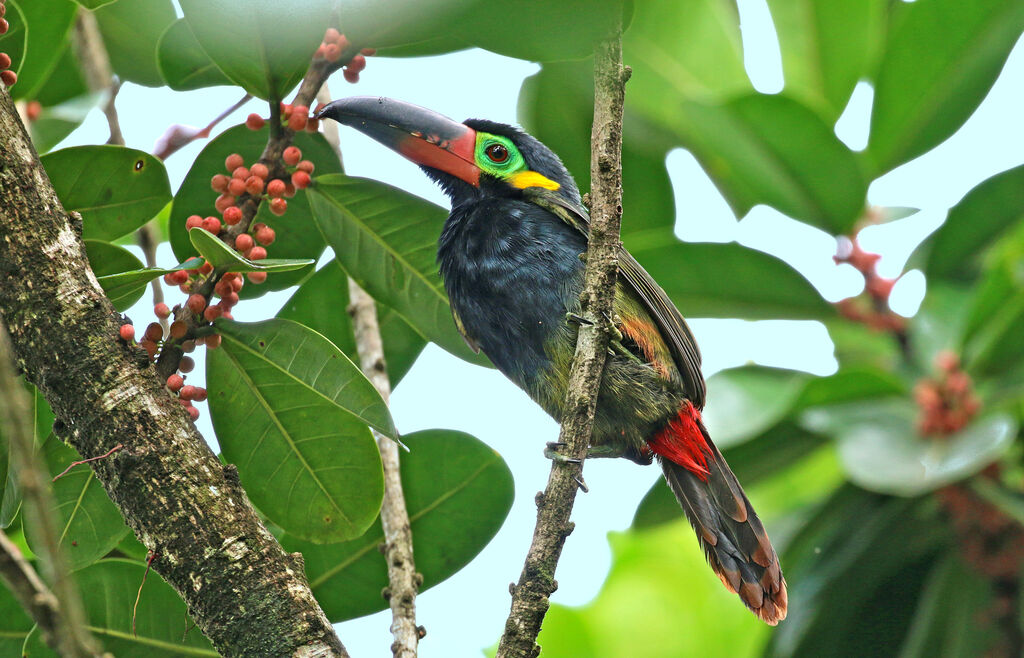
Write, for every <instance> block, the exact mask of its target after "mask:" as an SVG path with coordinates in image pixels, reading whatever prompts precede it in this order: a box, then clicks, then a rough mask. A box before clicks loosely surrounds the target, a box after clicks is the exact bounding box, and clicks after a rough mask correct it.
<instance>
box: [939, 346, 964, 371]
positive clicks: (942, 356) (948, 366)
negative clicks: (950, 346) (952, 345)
mask: <svg viewBox="0 0 1024 658" xmlns="http://www.w3.org/2000/svg"><path fill="white" fill-rule="evenodd" d="M935 365H936V366H937V367H938V368H939V370H942V371H943V372H953V371H955V370H957V369H958V368H960V356H959V355H958V354H957V353H956V352H953V351H952V350H942V351H941V352H939V353H938V354H937V355H935Z"/></svg>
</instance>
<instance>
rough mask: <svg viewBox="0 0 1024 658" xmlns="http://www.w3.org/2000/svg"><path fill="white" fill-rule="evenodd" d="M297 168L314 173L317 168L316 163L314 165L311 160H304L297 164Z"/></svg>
mask: <svg viewBox="0 0 1024 658" xmlns="http://www.w3.org/2000/svg"><path fill="white" fill-rule="evenodd" d="M295 168H296V169H298V170H299V171H304V172H306V173H307V174H312V173H313V170H314V169H316V165H314V164H313V163H312V162H310V161H309V160H303V161H302V162H300V163H299V164H297V165H295Z"/></svg>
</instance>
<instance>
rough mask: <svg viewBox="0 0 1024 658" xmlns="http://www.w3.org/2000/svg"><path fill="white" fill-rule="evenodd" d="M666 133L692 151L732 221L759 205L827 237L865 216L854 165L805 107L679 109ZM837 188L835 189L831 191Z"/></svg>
mask: <svg viewBox="0 0 1024 658" xmlns="http://www.w3.org/2000/svg"><path fill="white" fill-rule="evenodd" d="M673 110H674V111H673V113H672V115H673V118H672V120H671V121H670V122H666V123H665V126H666V127H667V128H668V129H670V130H673V131H674V132H675V133H676V134H677V135H678V136H679V138H680V139H681V140H682V143H683V145H684V146H686V147H687V148H688V149H690V150H691V151H693V154H694V155H695V156H696V157H697V159H698V160H699V161H700V163H701V165H702V166H703V167H704V170H705V171H707V173H708V175H709V176H711V178H712V180H714V181H715V183H716V184H717V185H718V187H719V189H720V190H721V191H722V194H723V195H725V198H726V200H727V201H728V202H729V205H730V206H732V208H733V210H734V211H735V212H736V214H737V215H738V216H742V215H744V214H746V213H747V211H748V210H750V209H751V208H752V207H754V206H755V205H757V204H760V203H763V204H767V205H770V206H772V207H773V208H776V209H777V210H779V211H780V212H782V213H784V214H786V215H788V216H789V217H792V218H793V219H797V220H800V221H802V222H806V223H808V224H811V225H813V226H817V227H818V228H821V229H823V230H825V231H828V232H829V233H832V234H841V233H849V232H850V230H851V229H852V228H853V225H854V223H855V222H856V221H857V219H858V218H859V217H860V215H861V213H862V212H863V210H864V204H865V197H866V196H867V181H866V180H865V178H864V175H863V174H862V173H861V169H860V165H859V163H858V161H857V157H856V156H855V155H854V153H853V152H852V151H850V149H849V148H847V147H846V145H844V144H843V143H842V142H841V141H839V138H838V137H836V135H835V133H834V132H833V130H832V127H831V126H830V125H829V124H827V123H826V122H825V121H824V120H823V119H822V118H821V117H820V116H819V115H818V114H817V113H815V112H814V111H813V110H811V109H810V108H809V107H807V106H806V105H804V104H803V103H801V102H800V101H797V100H794V99H793V98H789V97H787V96H784V95H781V94H780V95H775V96H767V95H764V94H747V95H744V96H739V97H736V98H733V99H731V100H729V101H726V102H722V103H705V102H700V101H684V102H682V103H680V104H679V105H677V106H674V107H673ZM837 181H841V182H842V183H841V184H837Z"/></svg>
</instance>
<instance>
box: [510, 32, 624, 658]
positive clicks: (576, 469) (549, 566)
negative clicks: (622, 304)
mask: <svg viewBox="0 0 1024 658" xmlns="http://www.w3.org/2000/svg"><path fill="white" fill-rule="evenodd" d="M628 79H629V69H628V68H623V66H622V38H621V34H620V33H619V31H618V30H616V33H615V34H614V35H613V36H612V37H610V38H609V39H607V40H604V41H601V42H600V43H598V44H597V46H596V47H595V49H594V126H593V132H592V133H591V166H590V179H591V192H590V198H591V224H590V239H589V245H588V247H587V266H586V270H585V274H584V289H583V293H582V295H581V296H580V301H581V302H582V305H583V316H584V318H586V319H587V320H589V321H590V322H589V323H584V324H582V325H581V326H580V331H579V338H578V340H577V343H576V355H575V357H574V358H573V362H572V369H571V370H570V373H569V389H568V392H567V394H566V404H565V416H564V419H563V420H562V430H561V433H560V435H559V438H558V440H559V441H560V442H562V443H564V444H565V448H564V449H562V450H561V452H562V453H563V454H564V455H565V456H567V457H569V458H575V459H579V460H580V462H579V463H566V462H560V461H554V462H553V463H552V465H551V475H550V476H549V478H548V485H547V489H545V491H544V493H542V494H538V495H537V525H536V528H535V529H534V533H533V543H532V544H531V545H530V551H529V553H528V554H527V556H526V563H525V564H524V565H523V572H522V574H521V575H520V576H519V583H518V584H516V585H513V586H512V588H511V590H512V609H511V612H510V613H509V616H508V620H507V621H506V622H505V632H504V634H503V635H502V637H501V643H500V644H499V645H498V653H497V655H498V658H509V657H512V656H516V657H520V656H521V657H533V656H537V655H539V654H540V646H539V645H538V644H537V635H538V634H539V633H540V627H541V623H542V622H543V620H544V615H545V614H546V613H547V611H548V607H549V605H550V602H549V600H548V597H549V596H551V594H552V593H553V592H554V591H555V590H556V589H557V587H558V584H557V582H556V581H555V568H556V566H557V565H558V558H559V556H560V555H561V553H562V546H563V545H564V544H565V538H566V537H567V536H569V533H571V532H572V528H573V524H572V523H571V522H570V521H569V516H570V515H571V514H572V506H573V503H574V501H575V499H576V489H577V488H578V487H579V486H580V483H581V482H582V472H583V463H582V460H583V459H584V458H585V457H586V454H587V447H588V445H589V443H590V434H591V430H592V428H593V422H594V410H595V408H596V406H597V391H598V386H599V384H600V381H601V373H602V372H603V370H604V362H605V356H606V353H607V350H608V339H609V332H610V323H609V319H610V318H611V317H612V302H613V294H614V289H615V278H616V273H617V268H618V262H617V260H616V254H617V252H618V248H619V224H620V220H621V218H622V166H621V156H620V154H621V151H622V104H623V98H624V87H625V84H626V80H628Z"/></svg>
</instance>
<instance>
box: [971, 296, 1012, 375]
mask: <svg viewBox="0 0 1024 658" xmlns="http://www.w3.org/2000/svg"><path fill="white" fill-rule="evenodd" d="M1014 293H1015V294H1014V295H1013V296H1011V297H1008V298H1006V299H1004V300H1003V302H1002V304H1000V305H999V307H998V308H997V309H996V312H995V313H994V314H993V315H992V316H990V317H989V319H988V320H987V321H986V322H985V323H984V324H983V325H982V326H981V327H979V328H978V330H977V332H976V333H975V334H974V336H972V337H971V340H970V341H969V342H968V343H967V346H966V349H965V361H966V363H967V369H968V370H969V371H970V372H972V373H975V374H977V375H980V376H992V375H997V374H1000V373H1004V372H1006V371H1013V370H1015V369H1016V368H1017V367H1018V366H1019V365H1020V362H1021V359H1024V290H1022V289H1021V288H1019V287H1018V288H1017V289H1016V290H1015V291H1014Z"/></svg>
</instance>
